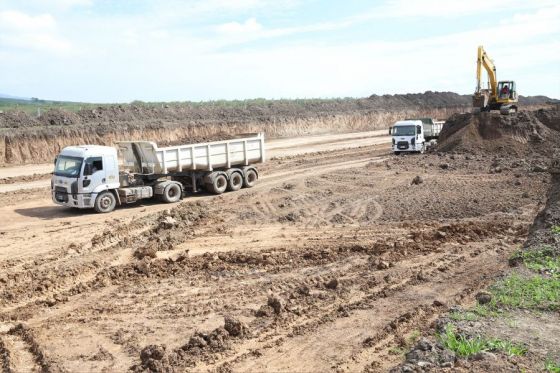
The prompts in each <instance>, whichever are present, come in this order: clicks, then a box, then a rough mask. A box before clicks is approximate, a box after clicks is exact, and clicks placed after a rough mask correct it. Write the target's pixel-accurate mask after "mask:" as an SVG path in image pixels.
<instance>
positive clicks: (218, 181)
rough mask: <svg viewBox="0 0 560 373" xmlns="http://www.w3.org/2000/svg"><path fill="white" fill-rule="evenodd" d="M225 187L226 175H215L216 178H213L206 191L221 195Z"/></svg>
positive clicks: (226, 183) (226, 182)
mask: <svg viewBox="0 0 560 373" xmlns="http://www.w3.org/2000/svg"><path fill="white" fill-rule="evenodd" d="M227 187H228V180H227V178H226V175H224V174H218V175H216V177H214V180H212V184H209V185H208V189H209V190H210V192H212V193H214V194H222V193H223V192H225V191H226V189H227Z"/></svg>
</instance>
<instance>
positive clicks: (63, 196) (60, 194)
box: [54, 186, 68, 202]
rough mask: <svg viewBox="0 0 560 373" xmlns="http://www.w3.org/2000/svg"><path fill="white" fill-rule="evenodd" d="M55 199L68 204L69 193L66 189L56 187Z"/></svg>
mask: <svg viewBox="0 0 560 373" xmlns="http://www.w3.org/2000/svg"><path fill="white" fill-rule="evenodd" d="M54 199H56V200H57V201H58V202H68V191H67V190H66V188H65V187H60V186H57V187H54Z"/></svg>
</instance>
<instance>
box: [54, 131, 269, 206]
mask: <svg viewBox="0 0 560 373" xmlns="http://www.w3.org/2000/svg"><path fill="white" fill-rule="evenodd" d="M264 161H265V148H264V134H262V133H258V134H245V135H239V136H236V137H234V138H231V139H228V140H223V141H214V142H206V143H197V144H187V145H177V146H169V147H161V148H160V147H158V146H157V144H156V143H154V142H151V141H121V142H117V143H116V146H115V147H111V146H100V145H80V146H69V147H66V148H64V149H62V151H61V152H60V154H58V156H57V157H56V159H55V167H54V172H53V176H52V180H51V192H52V200H53V201H54V203H56V204H58V205H62V206H69V207H75V208H79V209H94V210H95V211H97V212H100V213H107V212H110V211H113V210H114V209H115V207H116V206H119V205H125V204H130V203H134V202H137V201H139V200H142V199H148V198H157V199H159V200H160V201H162V202H166V203H174V202H178V201H179V200H181V199H182V198H183V197H184V196H185V195H186V194H187V193H189V192H191V193H197V192H199V191H201V190H206V191H209V192H211V193H214V194H221V193H224V192H225V191H237V190H239V189H241V188H243V187H245V188H251V187H252V186H254V185H255V183H256V182H257V179H258V177H259V173H258V171H257V168H256V167H255V166H254V165H255V164H256V163H263V162H264Z"/></svg>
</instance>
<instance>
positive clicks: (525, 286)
mask: <svg viewBox="0 0 560 373" xmlns="http://www.w3.org/2000/svg"><path fill="white" fill-rule="evenodd" d="M490 290H491V292H492V294H493V297H492V307H494V308H496V307H497V305H502V306H506V307H516V308H532V309H542V310H558V309H560V277H558V276H553V277H550V278H547V277H541V276H533V277H523V276H521V275H519V274H515V273H514V274H511V275H509V276H508V277H506V278H504V279H502V280H500V281H499V282H498V283H496V284H495V285H494V286H492V287H491V289H490Z"/></svg>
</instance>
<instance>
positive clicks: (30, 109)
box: [0, 97, 356, 115]
mask: <svg viewBox="0 0 560 373" xmlns="http://www.w3.org/2000/svg"><path fill="white" fill-rule="evenodd" d="M355 100H356V99H355V98H348V97H347V98H326V99H317V98H310V99H276V100H269V99H264V98H255V99H247V100H215V101H174V102H144V101H139V100H136V101H133V102H131V103H130V104H128V103H113V104H95V103H85V102H68V101H51V100H38V99H33V100H22V99H12V98H0V111H4V112H6V111H9V110H21V111H24V112H26V113H28V114H30V115H36V114H37V112H38V109H40V111H41V112H44V111H47V110H49V109H64V110H68V111H72V112H77V111H79V110H81V109H90V110H91V109H94V108H96V107H103V106H108V105H122V106H143V107H179V106H182V107H191V108H196V107H207V108H216V107H218V108H224V109H227V108H234V109H249V108H251V107H254V106H269V105H278V106H282V105H286V106H288V105H289V107H290V108H292V109H293V108H294V107H298V106H299V107H302V108H304V107H309V106H313V105H322V104H327V103H328V104H333V103H345V102H348V101H355Z"/></svg>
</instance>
